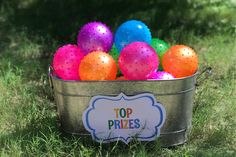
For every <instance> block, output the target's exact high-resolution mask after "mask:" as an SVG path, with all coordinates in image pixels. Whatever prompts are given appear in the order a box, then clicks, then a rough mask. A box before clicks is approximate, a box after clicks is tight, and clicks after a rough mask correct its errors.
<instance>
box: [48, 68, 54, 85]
mask: <svg viewBox="0 0 236 157" xmlns="http://www.w3.org/2000/svg"><path fill="white" fill-rule="evenodd" d="M53 71H54V69H53V67H52V66H51V65H49V67H48V81H49V86H50V87H51V88H52V89H53V83H52V75H53Z"/></svg>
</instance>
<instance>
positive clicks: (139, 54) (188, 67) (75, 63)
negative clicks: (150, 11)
mask: <svg viewBox="0 0 236 157" xmlns="http://www.w3.org/2000/svg"><path fill="white" fill-rule="evenodd" d="M52 66H53V69H54V72H55V75H56V76H57V77H58V78H61V79H63V80H81V81H92V80H169V79H175V78H181V77H187V76H191V75H193V74H194V73H196V71H197V69H198V56H197V54H196V53H195V52H194V50H193V49H192V48H190V47H188V46H185V45H174V46H171V47H170V46H169V45H168V44H167V43H166V42H165V41H163V40H160V39H158V38H152V36H151V32H150V30H149V28H148V27H147V26H146V25H145V24H144V23H143V22H141V21H137V20H130V21H127V22H125V23H123V24H122V25H120V26H119V27H118V29H117V30H116V32H115V35H114V37H113V34H112V31H111V30H110V29H109V27H107V26H106V25H105V24H103V23H101V22H90V23H88V24H86V25H84V26H83V27H82V28H81V29H80V31H79V33H78V37H77V45H72V44H67V45H64V46H62V47H60V48H59V49H58V50H57V51H56V53H55V54H54V57H53V63H52Z"/></svg>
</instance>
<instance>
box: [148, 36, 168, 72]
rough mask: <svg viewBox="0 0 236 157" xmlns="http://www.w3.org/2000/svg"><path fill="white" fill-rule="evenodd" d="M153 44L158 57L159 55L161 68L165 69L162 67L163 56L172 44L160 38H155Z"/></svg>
mask: <svg viewBox="0 0 236 157" xmlns="http://www.w3.org/2000/svg"><path fill="white" fill-rule="evenodd" d="M151 46H152V47H153V48H154V49H155V51H156V53H157V55H158V57H159V62H160V64H159V68H158V69H159V70H163V68H162V57H163V55H164V54H165V53H166V51H167V50H168V49H169V48H170V46H169V45H168V44H167V43H166V42H165V41H163V40H160V39H158V38H153V39H152V42H151Z"/></svg>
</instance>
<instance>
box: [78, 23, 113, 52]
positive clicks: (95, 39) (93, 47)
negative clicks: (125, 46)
mask: <svg viewBox="0 0 236 157" xmlns="http://www.w3.org/2000/svg"><path fill="white" fill-rule="evenodd" d="M77 44H78V46H79V48H80V49H81V50H82V52H83V53H84V54H85V55H86V54H88V53H90V52H92V51H103V52H109V51H110V50H111V47H112V44H113V35H112V32H111V30H110V29H109V28H108V27H107V26H106V25H105V24H103V23H101V22H90V23H87V24H86V25H84V26H83V27H82V28H81V30H80V31H79V34H78V37H77Z"/></svg>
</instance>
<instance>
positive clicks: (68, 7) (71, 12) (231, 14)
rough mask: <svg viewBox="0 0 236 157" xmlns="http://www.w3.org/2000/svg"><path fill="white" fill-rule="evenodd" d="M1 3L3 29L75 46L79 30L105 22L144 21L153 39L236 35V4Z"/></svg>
mask: <svg viewBox="0 0 236 157" xmlns="http://www.w3.org/2000/svg"><path fill="white" fill-rule="evenodd" d="M0 3H1V11H0V13H1V14H2V16H1V18H0V24H4V25H7V26H8V28H11V29H14V30H15V31H20V30H24V31H27V32H28V33H29V34H31V35H33V36H35V35H38V36H43V37H48V38H49V39H55V40H57V41H59V42H65V41H74V40H75V37H76V34H77V32H78V30H79V29H80V27H81V26H82V25H83V24H85V23H87V22H89V21H95V20H96V21H102V22H104V23H106V24H107V25H108V26H110V27H111V28H112V30H113V31H115V29H116V28H117V26H119V25H120V24H121V23H122V22H124V21H126V20H129V19H137V20H141V21H143V22H145V23H146V24H147V25H148V26H149V27H150V28H151V30H152V34H153V36H156V37H159V38H169V37H170V36H173V35H175V36H178V35H179V34H182V33H186V32H187V33H194V34H196V35H205V34H209V33H227V32H228V33H236V2H235V0H65V1H64V0H61V1H60V0H11V1H4V2H0Z"/></svg>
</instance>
